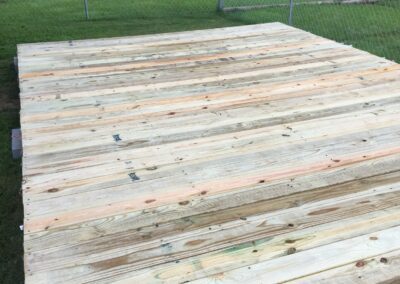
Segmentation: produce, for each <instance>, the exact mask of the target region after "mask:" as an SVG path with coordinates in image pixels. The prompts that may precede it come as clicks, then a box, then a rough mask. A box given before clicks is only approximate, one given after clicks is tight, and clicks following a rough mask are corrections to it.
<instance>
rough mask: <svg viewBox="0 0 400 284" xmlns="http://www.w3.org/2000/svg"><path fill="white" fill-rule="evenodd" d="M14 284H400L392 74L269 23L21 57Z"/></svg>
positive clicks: (398, 89)
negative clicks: (19, 258) (17, 275)
mask: <svg viewBox="0 0 400 284" xmlns="http://www.w3.org/2000/svg"><path fill="white" fill-rule="evenodd" d="M18 65H19V82H20V90H21V94H20V97H21V131H22V142H23V150H24V152H23V185H22V189H23V202H24V251H25V255H24V260H25V279H26V283H184V282H192V281H193V283H282V282H289V283H338V282H341V283H357V282H358V283H379V282H382V283H386V282H390V281H396V279H400V275H399V271H400V260H399V259H400V65H399V64H396V63H394V62H391V61H388V60H386V59H383V58H380V57H377V56H374V55H372V54H369V53H367V52H364V51H361V50H357V49H355V48H352V47H350V46H346V45H343V44H340V43H337V42H334V41H331V40H328V39H324V38H321V37H318V36H315V35H313V34H310V33H307V32H305V31H302V30H299V29H296V28H293V27H289V26H286V25H284V24H280V23H271V24H262V25H253V26H241V27H230V28H222V29H213V30H201V31H190V32H180V33H170V34H161V35H146V36H136V37H122V38H109V39H92V40H83V41H68V42H53V43H36V44H21V45H19V46H18Z"/></svg>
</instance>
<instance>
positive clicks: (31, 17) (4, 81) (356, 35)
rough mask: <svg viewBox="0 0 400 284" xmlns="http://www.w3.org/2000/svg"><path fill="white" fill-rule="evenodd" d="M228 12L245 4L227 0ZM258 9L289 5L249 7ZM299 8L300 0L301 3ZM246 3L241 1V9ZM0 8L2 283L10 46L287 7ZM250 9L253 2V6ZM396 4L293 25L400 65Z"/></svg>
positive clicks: (7, 223)
mask: <svg viewBox="0 0 400 284" xmlns="http://www.w3.org/2000/svg"><path fill="white" fill-rule="evenodd" d="M225 1H226V3H227V5H232V4H235V3H234V1H236V2H237V3H236V5H237V4H238V3H239V1H242V2H243V1H244V0H225ZM253 1H257V3H265V2H268V3H270V2H271V1H273V2H277V1H279V2H282V1H283V2H284V3H287V0H253ZM302 1H304V0H302ZM248 2H251V1H250V0H249V1H248V0H246V3H248ZM89 3H90V17H91V20H90V21H86V20H85V19H84V13H83V1H82V0H0V218H1V219H0V256H1V257H0V283H13V284H14V283H21V282H22V281H23V263H22V233H21V232H20V231H19V228H18V226H19V225H20V224H21V223H22V206H21V197H20V194H19V189H20V185H21V169H20V161H14V160H12V159H11V151H10V131H11V129H12V128H16V127H18V125H19V121H18V111H19V109H18V108H19V103H18V86H17V81H16V76H15V74H14V71H13V67H12V58H13V56H15V53H16V44H18V43H27V42H41V41H56V40H69V39H84V38H98V37H111V36H125V35H139V34H149V33H161V32H172V31H182V30H193V29H204V28H215V27H224V26H232V25H242V24H255V23H264V22H272V21H280V22H285V23H286V22H287V19H288V9H287V7H275V8H266V9H260V10H253V11H247V12H236V13H229V14H225V15H224V14H219V13H216V12H215V7H216V0H89ZM254 3H256V2H254ZM399 3H400V1H398V0H384V1H382V2H380V5H304V6H297V7H295V14H294V15H295V17H294V24H295V25H296V26H297V27H300V28H303V29H305V30H308V31H311V32H313V33H316V34H319V35H322V36H325V37H328V38H331V39H335V40H337V41H340V42H345V43H348V44H352V45H354V46H355V47H358V48H361V49H365V50H368V51H370V52H372V53H375V54H378V55H381V56H385V57H387V58H390V59H393V60H397V61H399V62H400V17H399V16H398V15H399V12H400V4H399Z"/></svg>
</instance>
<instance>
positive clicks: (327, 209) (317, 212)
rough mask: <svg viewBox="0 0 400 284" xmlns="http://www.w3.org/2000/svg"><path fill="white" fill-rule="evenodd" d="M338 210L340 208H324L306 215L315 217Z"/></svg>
mask: <svg viewBox="0 0 400 284" xmlns="http://www.w3.org/2000/svg"><path fill="white" fill-rule="evenodd" d="M339 208H340V207H332V208H325V209H321V210H316V211H313V212H310V213H308V215H310V216H315V215H321V214H326V213H329V212H333V211H336V210H338V209H339Z"/></svg>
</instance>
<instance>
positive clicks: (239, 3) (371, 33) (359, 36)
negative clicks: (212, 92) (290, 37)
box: [222, 0, 400, 62]
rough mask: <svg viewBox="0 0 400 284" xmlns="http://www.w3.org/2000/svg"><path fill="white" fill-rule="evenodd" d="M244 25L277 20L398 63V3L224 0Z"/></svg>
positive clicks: (381, 0) (380, 0) (377, 0)
mask: <svg viewBox="0 0 400 284" xmlns="http://www.w3.org/2000/svg"><path fill="white" fill-rule="evenodd" d="M223 2H224V7H223V9H222V11H224V13H225V14H226V15H227V17H229V18H231V19H236V20H239V21H242V22H243V23H248V24H250V23H251V24H253V23H264V22H269V21H279V22H283V23H289V24H292V25H293V26H295V27H298V28H301V29H304V30H307V31H310V32H312V33H315V34H317V35H320V36H324V37H327V38H330V39H333V40H336V41H338V42H343V43H346V44H351V45H353V46H355V47H357V48H360V49H364V50H367V51H369V52H371V53H374V54H377V55H380V56H383V57H386V58H388V59H391V60H396V61H397V62H400V0H225V1H223Z"/></svg>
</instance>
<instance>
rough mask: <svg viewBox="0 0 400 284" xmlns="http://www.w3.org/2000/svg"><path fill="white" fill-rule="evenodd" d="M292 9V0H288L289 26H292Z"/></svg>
mask: <svg viewBox="0 0 400 284" xmlns="http://www.w3.org/2000/svg"><path fill="white" fill-rule="evenodd" d="M293 8H294V0H290V8H289V25H291V26H292V25H293Z"/></svg>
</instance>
